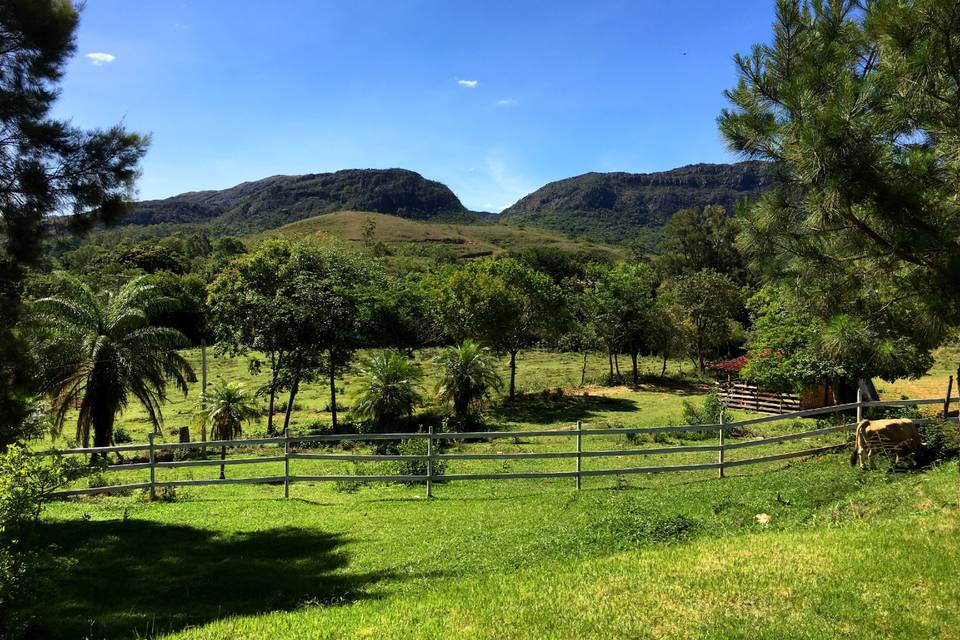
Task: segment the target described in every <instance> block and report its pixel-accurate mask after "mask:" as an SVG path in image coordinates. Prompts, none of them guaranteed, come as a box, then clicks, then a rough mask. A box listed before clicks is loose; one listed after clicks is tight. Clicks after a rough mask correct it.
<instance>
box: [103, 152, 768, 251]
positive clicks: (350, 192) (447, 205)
mask: <svg viewBox="0 0 960 640" xmlns="http://www.w3.org/2000/svg"><path fill="white" fill-rule="evenodd" d="M772 181H773V172H772V170H771V169H770V166H769V165H768V164H766V163H763V162H757V161H751V162H740V163H733V164H707V163H700V164H693V165H687V166H684V167H678V168H676V169H672V170H669V171H661V172H653V173H628V172H624V171H616V172H588V173H584V174H581V175H579V176H573V177H570V178H564V179H562V180H557V181H554V182H550V183H548V184H546V185H544V186H543V187H541V188H539V189H537V190H536V191H534V192H532V193H530V194H528V195H526V196H524V197H523V198H521V199H520V200H519V201H517V202H516V203H515V204H513V205H512V206H510V207H507V208H506V209H504V210H503V211H502V212H501V213H500V214H487V213H483V212H471V211H469V210H468V209H467V208H466V207H465V206H464V205H463V203H461V202H460V199H459V198H458V197H457V196H456V195H455V194H454V193H453V191H452V190H451V189H450V188H449V187H447V186H446V185H444V184H443V183H440V182H437V181H434V180H429V179H427V178H425V177H423V176H422V175H420V174H419V173H416V172H414V171H410V170H407V169H398V168H394V169H343V170H340V171H335V172H330V173H310V174H303V175H274V176H269V177H266V178H262V179H260V180H250V181H246V182H241V183H239V184H237V185H235V186H233V187H229V188H227V189H220V190H213V189H207V190H199V191H189V192H186V193H182V194H179V195H176V196H172V197H170V198H165V199H162V200H147V201H142V202H139V203H137V204H136V205H135V207H134V210H133V212H132V213H131V214H130V215H128V216H127V217H126V218H125V219H124V220H123V221H122V222H121V224H123V225H126V226H133V225H156V226H157V228H160V227H162V226H166V225H181V224H198V223H199V224H202V225H207V224H209V225H211V226H217V227H220V228H226V229H230V230H232V231H233V232H236V233H257V232H260V231H266V230H269V229H275V228H278V227H281V226H284V225H287V224H291V223H294V222H297V221H299V220H304V219H307V218H312V217H314V216H317V215H325V214H329V213H334V212H337V211H350V210H353V211H370V212H374V213H382V214H387V215H394V216H398V217H400V218H406V219H410V220H420V221H439V220H444V219H455V220H462V221H465V222H469V221H471V220H481V219H482V220H486V221H490V222H492V221H500V222H503V223H507V224H513V225H528V226H532V227H540V228H545V229H550V230H553V231H561V232H565V233H569V234H575V235H582V236H585V237H588V238H591V239H595V240H601V241H604V242H623V241H625V240H632V239H637V238H638V237H640V236H642V235H643V234H656V233H657V231H658V229H659V228H660V227H661V226H662V225H663V224H664V223H665V222H666V221H667V220H668V219H669V218H670V216H671V215H673V213H675V212H676V211H679V210H681V209H686V208H691V207H703V206H706V205H709V204H719V205H721V206H723V207H725V208H726V209H727V210H728V211H732V209H733V208H734V206H735V205H736V203H737V202H738V201H740V200H743V199H749V198H753V197H756V196H757V195H758V194H759V193H762V192H763V191H764V190H765V189H767V188H769V187H770V186H771V185H772Z"/></svg>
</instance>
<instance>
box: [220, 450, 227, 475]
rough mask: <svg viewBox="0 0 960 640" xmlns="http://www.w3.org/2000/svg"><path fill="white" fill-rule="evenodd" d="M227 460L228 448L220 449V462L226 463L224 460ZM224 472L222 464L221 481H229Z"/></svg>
mask: <svg viewBox="0 0 960 640" xmlns="http://www.w3.org/2000/svg"><path fill="white" fill-rule="evenodd" d="M226 459H227V448H226V447H220V461H221V462H222V461H224V460H226ZM223 470H224V465H222V464H221V465H220V479H221V480H226V479H227V474H225V473H224V472H223Z"/></svg>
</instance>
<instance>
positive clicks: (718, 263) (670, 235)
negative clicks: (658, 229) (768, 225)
mask: <svg viewBox="0 0 960 640" xmlns="http://www.w3.org/2000/svg"><path fill="white" fill-rule="evenodd" d="M738 231H739V227H738V225H737V222H736V220H734V219H733V218H731V217H730V216H728V215H727V212H726V210H725V209H724V208H723V207H721V206H720V205H708V206H706V207H703V208H702V209H683V210H682V211H677V212H676V213H675V214H673V216H671V218H670V219H669V220H668V221H667V223H666V224H665V225H664V227H663V234H664V237H663V240H662V241H661V242H660V247H659V250H660V255H659V256H658V257H657V262H656V264H657V267H658V268H659V269H660V271H661V272H662V273H663V274H664V275H665V276H667V277H674V276H679V275H684V274H691V273H696V272H697V271H702V270H704V269H712V270H714V271H717V272H719V273H726V274H729V275H730V276H731V277H733V278H734V279H735V280H736V279H739V278H740V277H742V270H743V269H742V267H743V258H742V257H741V256H740V252H739V251H738V249H737V246H736V241H737V233H738Z"/></svg>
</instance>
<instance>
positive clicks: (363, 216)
mask: <svg viewBox="0 0 960 640" xmlns="http://www.w3.org/2000/svg"><path fill="white" fill-rule="evenodd" d="M370 221H372V222H373V223H375V225H376V226H375V228H374V230H373V236H372V241H373V242H382V243H384V245H386V247H387V248H388V249H389V250H390V251H391V252H393V253H395V254H397V255H406V256H413V257H416V256H418V255H419V256H424V257H426V256H445V257H448V258H450V259H463V258H471V257H480V256H485V255H497V254H500V253H503V252H505V251H521V250H523V249H525V248H527V247H553V248H557V249H561V250H564V251H568V252H571V253H580V254H583V255H586V256H595V257H597V258H604V259H623V258H624V257H626V255H627V251H626V250H625V249H624V248H622V247H615V246H612V245H605V244H601V243H596V242H590V241H588V240H584V239H579V238H570V237H568V236H566V235H564V234H562V233H560V232H556V231H548V230H545V229H537V228H534V227H528V226H523V225H505V224H492V223H490V224H485V223H476V224H454V223H443V222H419V221H415V220H408V219H405V218H399V217H396V216H390V215H384V214H380V213H365V212H360V211H340V212H337V213H330V214H326V215H320V216H315V217H313V218H309V219H307V220H301V221H299V222H294V223H293V224H288V225H286V226H283V227H280V228H279V229H275V230H272V231H268V232H266V233H263V234H261V235H259V236H255V237H269V236H280V237H284V238H291V239H293V238H305V237H310V236H316V235H318V234H319V235H321V236H323V235H332V236H336V237H339V238H343V239H345V240H348V241H350V242H351V243H358V244H359V243H362V242H364V237H363V226H364V224H369V222H370Z"/></svg>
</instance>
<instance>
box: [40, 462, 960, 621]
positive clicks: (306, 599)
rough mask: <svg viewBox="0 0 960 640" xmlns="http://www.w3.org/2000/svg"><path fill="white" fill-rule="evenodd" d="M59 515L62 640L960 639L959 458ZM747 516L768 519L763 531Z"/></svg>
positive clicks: (47, 606)
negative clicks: (875, 467)
mask: <svg viewBox="0 0 960 640" xmlns="http://www.w3.org/2000/svg"><path fill="white" fill-rule="evenodd" d="M435 493H436V496H437V497H436V498H435V499H433V500H429V501H428V500H426V499H424V496H423V489H422V487H407V486H402V485H374V486H370V487H367V488H361V489H359V490H357V491H353V492H343V491H337V490H336V489H335V488H334V487H333V486H331V485H329V484H317V485H312V484H304V485H296V486H295V488H294V492H293V498H292V499H290V500H286V501H285V500H283V499H281V498H279V495H280V494H279V487H275V486H226V487H203V488H197V489H192V490H189V491H188V490H181V491H180V492H179V493H178V496H177V500H176V501H175V502H171V503H152V504H151V503H146V502H142V501H140V500H137V499H135V498H132V497H126V498H122V497H113V498H95V499H85V500H75V501H67V502H58V503H53V504H51V505H50V506H49V507H48V510H47V512H46V515H45V517H44V520H43V526H42V531H41V535H42V536H43V538H44V539H45V541H47V542H49V543H50V544H54V545H56V548H57V549H58V553H59V554H60V555H62V556H64V557H68V558H71V559H72V562H74V564H73V566H72V567H70V569H69V570H68V571H65V572H64V574H63V575H62V576H58V578H57V581H56V584H55V588H54V589H53V591H52V592H50V593H49V594H47V596H46V597H45V598H44V601H43V604H42V610H40V612H39V616H40V618H41V619H42V620H43V622H44V624H45V626H46V631H47V632H48V633H49V635H50V637H53V638H82V637H87V638H128V637H135V636H139V637H154V636H165V637H166V636H167V635H168V634H169V637H175V638H328V637H329V638H355V637H356V638H359V637H390V638H448V637H462V638H473V637H487V638H503V637H510V638H513V637H516V638H519V637H525V638H567V637H595V638H612V637H630V638H633V637H709V638H714V637H716V638H721V637H723V638H734V637H751V638H756V637H770V638H782V637H795V638H807V637H811V638H812V637H818V638H823V637H849V638H876V637H903V638H918V637H923V638H933V637H943V638H948V637H956V636H955V632H956V628H957V624H958V623H960V614H958V612H957V609H956V607H955V606H954V605H955V603H956V602H957V598H958V597H960V582H958V581H957V580H956V576H957V574H958V571H960V548H958V547H960V537H958V535H957V534H958V520H957V515H958V513H957V510H956V500H957V468H956V465H955V464H950V465H949V466H944V467H942V468H937V469H934V470H932V471H929V472H926V473H914V474H903V473H901V474H895V475H889V474H885V473H877V472H874V473H863V472H859V471H854V470H851V469H850V467H849V466H848V465H847V463H846V456H845V455H828V456H821V457H817V458H814V459H810V460H805V461H798V462H793V463H789V464H783V465H780V466H779V467H778V468H776V469H774V470H760V469H757V468H749V471H741V472H740V473H738V474H737V475H735V476H733V477H728V478H726V479H723V480H719V479H716V478H714V477H711V476H707V475H705V474H704V475H696V474H694V475H679V474H676V475H669V476H640V477H638V478H636V479H635V481H634V482H633V483H632V484H631V485H630V486H628V487H623V488H617V487H616V486H615V485H614V486H609V485H607V486H603V485H601V484H599V483H586V484H585V489H584V490H583V491H580V492H576V491H575V490H574V489H573V487H572V481H568V480H557V481H550V480H546V481H501V482H483V481H478V482H469V483H466V482H463V483H450V484H445V485H440V486H438V487H437V489H436V492H435ZM758 514H768V515H769V516H770V519H769V522H768V523H767V524H761V523H759V522H758V521H757V518H756V516H757V515H758Z"/></svg>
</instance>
